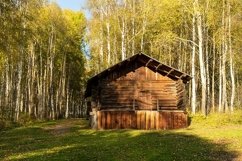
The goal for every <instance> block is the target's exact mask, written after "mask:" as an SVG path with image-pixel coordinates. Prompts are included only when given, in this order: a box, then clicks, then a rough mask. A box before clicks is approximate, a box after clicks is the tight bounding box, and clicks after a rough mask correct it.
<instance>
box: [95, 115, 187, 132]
mask: <svg viewBox="0 0 242 161" xmlns="http://www.w3.org/2000/svg"><path fill="white" fill-rule="evenodd" d="M97 115H98V117H97V118H98V120H97V122H98V129H146V130H150V129H157V130H158V129H177V128H184V127H187V115H186V114H185V113H184V112H183V111H179V110H176V111H172V110H166V111H148V110H145V111H144V110H143V111H98V112H97Z"/></svg>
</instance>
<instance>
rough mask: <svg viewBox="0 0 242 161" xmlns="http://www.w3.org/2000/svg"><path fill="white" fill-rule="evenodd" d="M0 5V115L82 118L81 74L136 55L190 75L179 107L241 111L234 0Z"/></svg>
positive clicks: (239, 5)
mask: <svg viewBox="0 0 242 161" xmlns="http://www.w3.org/2000/svg"><path fill="white" fill-rule="evenodd" d="M86 8H87V9H88V10H89V12H90V14H91V17H90V18H89V19H87V18H86V17H85V16H84V14H83V12H82V11H71V10H65V9H61V8H60V7H59V6H58V5H57V4H56V3H53V2H49V1H46V0H32V1H28V0H2V1H1V2H0V24H1V28H0V75H1V77H0V120H12V121H18V120H19V119H21V117H31V118H32V119H58V118H68V117H83V116H84V115H85V111H86V105H85V98H84V91H85V85H86V81H87V80H88V78H90V77H91V76H93V75H95V74H97V73H99V72H101V71H102V70H104V69H106V68H108V67H110V66H112V65H114V64H116V63H118V62H119V61H121V60H124V59H126V58H127V57H130V56H132V55H134V54H136V53H138V52H143V53H145V54H148V55H150V56H152V57H154V58H156V59H157V60H159V61H161V62H163V63H164V64H167V65H170V66H173V67H175V68H177V69H179V70H181V71H183V72H186V73H188V74H190V75H191V76H192V77H193V79H192V80H191V81H190V83H189V84H188V85H187V87H186V88H187V110H188V111H190V112H191V113H193V114H195V113H197V112H201V113H202V114H203V115H207V114H209V113H211V112H233V111H234V109H241V103H242V98H241V90H242V86H241V85H242V80H241V77H242V61H241V60H242V59H241V58H242V55H241V52H240V51H241V49H242V39H241V37H242V1H240V0H88V1H87V5H86Z"/></svg>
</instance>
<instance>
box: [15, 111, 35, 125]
mask: <svg viewBox="0 0 242 161" xmlns="http://www.w3.org/2000/svg"><path fill="white" fill-rule="evenodd" d="M30 123H32V118H31V116H29V115H28V114H20V115H19V120H18V124H19V125H27V124H30Z"/></svg>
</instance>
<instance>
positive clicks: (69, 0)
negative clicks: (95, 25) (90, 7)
mask: <svg viewBox="0 0 242 161" xmlns="http://www.w3.org/2000/svg"><path fill="white" fill-rule="evenodd" d="M55 1H56V2H57V3H58V4H59V6H60V7H61V8H63V9H71V10H74V11H80V10H81V11H84V13H85V15H86V17H87V18H88V19H89V18H90V17H91V15H90V13H89V12H88V11H87V9H85V8H86V3H87V0H55Z"/></svg>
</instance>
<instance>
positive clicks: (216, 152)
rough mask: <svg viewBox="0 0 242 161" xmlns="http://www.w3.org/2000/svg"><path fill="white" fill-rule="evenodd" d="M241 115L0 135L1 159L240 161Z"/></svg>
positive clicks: (67, 123)
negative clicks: (172, 124) (156, 127)
mask: <svg viewBox="0 0 242 161" xmlns="http://www.w3.org/2000/svg"><path fill="white" fill-rule="evenodd" d="M241 121H242V112H241V111H239V112H235V113H234V114H222V115H221V114H212V115H211V116H209V117H207V118H205V117H203V116H199V115H196V116H193V117H192V123H191V125H190V126H189V127H188V128H186V129H180V130H168V131H145V130H107V131H96V130H92V129H89V128H88V127H87V124H88V123H87V121H86V120H83V119H69V120H59V121H49V122H38V123H33V124H31V125H28V126H23V127H18V128H13V129H8V130H6V131H1V132H0V160H31V161H32V160H48V161H49V160H56V161H60V160H73V161H76V160H88V161H89V160H103V161H109V160H110V161H113V160H124V161H126V160H132V161H136V160H150V161H152V160H154V161H156V160H164V161H173V160H176V161H177V160H178V161H179V160H180V161H189V160H194V161H202V160H215V161H216V160H221V161H224V160H238V161H239V160H242V157H241V156H242V123H241Z"/></svg>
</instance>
